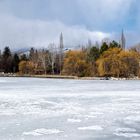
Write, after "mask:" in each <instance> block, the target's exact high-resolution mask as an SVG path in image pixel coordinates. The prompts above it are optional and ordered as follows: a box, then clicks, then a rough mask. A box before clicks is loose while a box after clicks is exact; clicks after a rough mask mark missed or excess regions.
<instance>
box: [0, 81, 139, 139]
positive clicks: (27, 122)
mask: <svg viewBox="0 0 140 140" xmlns="http://www.w3.org/2000/svg"><path fill="white" fill-rule="evenodd" d="M93 139H94V140H139V139H140V81H88V80H85V81H83V80H58V79H57V80H56V79H39V78H38V79H37V78H0V140H93Z"/></svg>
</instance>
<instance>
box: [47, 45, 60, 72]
mask: <svg viewBox="0 0 140 140" xmlns="http://www.w3.org/2000/svg"><path fill="white" fill-rule="evenodd" d="M48 51H49V55H48V62H49V64H50V65H51V69H52V74H54V66H55V62H56V58H57V52H58V51H57V47H56V45H55V44H54V43H51V44H49V46H48Z"/></svg>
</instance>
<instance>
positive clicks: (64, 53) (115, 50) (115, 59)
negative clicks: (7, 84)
mask: <svg viewBox="0 0 140 140" xmlns="http://www.w3.org/2000/svg"><path fill="white" fill-rule="evenodd" d="M62 39H63V38H62V36H61V43H60V44H61V46H59V47H57V46H56V45H55V44H54V43H52V44H50V45H49V46H48V48H47V49H38V50H37V49H34V48H31V49H30V51H29V54H19V53H11V50H10V48H9V47H5V48H4V51H3V53H1V54H0V71H1V72H5V73H17V74H20V75H24V74H26V75H27V74H28V75H43V74H45V75H46V74H57V75H58V74H62V75H72V76H79V77H88V76H91V77H97V76H98V77H134V76H139V75H140V52H139V51H138V50H137V49H134V48H133V49H129V50H124V49H122V47H121V45H120V44H119V43H117V42H116V41H111V42H105V41H104V42H102V44H101V45H100V46H99V45H97V44H96V45H93V46H92V45H88V46H86V47H82V48H81V49H78V50H64V48H63V43H62Z"/></svg>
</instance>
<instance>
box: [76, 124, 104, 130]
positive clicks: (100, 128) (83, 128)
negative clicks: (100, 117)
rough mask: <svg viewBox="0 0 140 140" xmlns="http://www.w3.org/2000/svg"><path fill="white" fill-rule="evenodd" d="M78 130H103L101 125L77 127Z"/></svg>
mask: <svg viewBox="0 0 140 140" xmlns="http://www.w3.org/2000/svg"><path fill="white" fill-rule="evenodd" d="M78 130H96V131H98V130H103V128H102V127H101V126H97V125H95V126H87V127H78Z"/></svg>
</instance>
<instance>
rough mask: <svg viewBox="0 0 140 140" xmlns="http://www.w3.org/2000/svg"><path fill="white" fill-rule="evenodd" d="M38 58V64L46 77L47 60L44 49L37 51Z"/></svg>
mask: <svg viewBox="0 0 140 140" xmlns="http://www.w3.org/2000/svg"><path fill="white" fill-rule="evenodd" d="M38 58H39V59H38V60H39V62H38V63H40V62H41V64H42V66H43V69H44V72H45V75H46V74H47V60H48V54H47V51H45V50H44V49H43V50H41V51H39V52H38Z"/></svg>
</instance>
